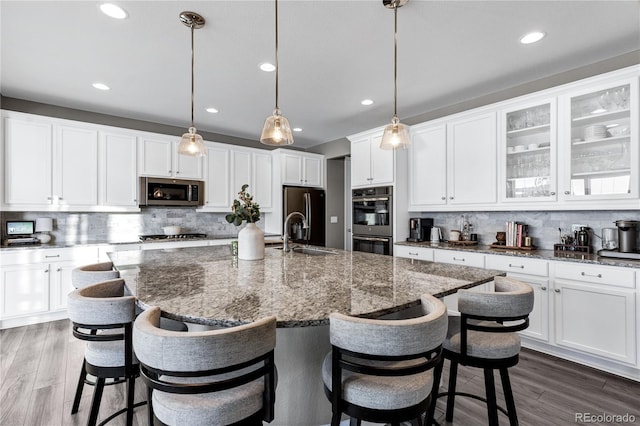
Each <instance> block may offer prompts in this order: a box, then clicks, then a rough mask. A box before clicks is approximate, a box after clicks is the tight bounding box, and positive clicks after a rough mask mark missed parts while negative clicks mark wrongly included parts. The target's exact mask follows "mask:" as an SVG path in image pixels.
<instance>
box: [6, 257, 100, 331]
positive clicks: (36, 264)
mask: <svg viewBox="0 0 640 426" xmlns="http://www.w3.org/2000/svg"><path fill="white" fill-rule="evenodd" d="M97 260H98V249H97V247H75V248H62V249H42V248H37V249H32V250H29V249H25V250H20V251H15V252H8V253H3V255H2V260H1V265H2V273H0V328H5V327H15V326H20V325H26V324H33V323H36V322H43V321H50V320H53V319H59V318H63V317H65V316H66V314H65V313H64V310H65V309H66V306H67V295H68V294H69V292H70V291H72V290H73V286H72V285H71V271H72V269H73V268H75V267H77V266H81V265H83V264H89V263H95V262H96V261H97Z"/></svg>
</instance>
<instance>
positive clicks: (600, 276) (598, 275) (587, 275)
mask: <svg viewBox="0 0 640 426" xmlns="http://www.w3.org/2000/svg"><path fill="white" fill-rule="evenodd" d="M580 275H582V276H583V277H594V278H602V274H596V275H594V274H587V273H585V272H580Z"/></svg>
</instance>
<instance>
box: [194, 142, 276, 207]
mask: <svg viewBox="0 0 640 426" xmlns="http://www.w3.org/2000/svg"><path fill="white" fill-rule="evenodd" d="M206 147H207V150H208V155H207V159H206V174H205V180H206V184H205V186H206V193H207V198H206V200H205V206H204V208H203V209H201V210H202V211H218V212H226V213H229V212H231V204H232V203H233V200H234V199H237V198H238V192H240V190H241V189H242V185H244V184H248V185H249V188H248V192H249V193H250V194H251V195H252V196H253V197H254V201H256V202H257V203H258V204H260V211H261V212H268V211H270V209H271V208H272V206H273V173H272V157H271V153H270V152H268V151H265V150H261V149H253V148H243V147H231V145H225V144H219V143H213V142H207V143H206Z"/></svg>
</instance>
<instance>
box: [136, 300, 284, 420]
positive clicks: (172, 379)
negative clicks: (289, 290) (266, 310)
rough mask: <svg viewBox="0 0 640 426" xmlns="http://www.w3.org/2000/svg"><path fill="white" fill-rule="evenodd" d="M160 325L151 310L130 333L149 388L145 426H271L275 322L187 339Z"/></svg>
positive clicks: (266, 320) (192, 335) (189, 335)
mask: <svg viewBox="0 0 640 426" xmlns="http://www.w3.org/2000/svg"><path fill="white" fill-rule="evenodd" d="M159 325H160V308H157V307H152V308H149V309H148V310H146V311H145V312H143V313H142V314H140V315H139V316H138V318H137V319H136V321H135V324H134V329H133V346H134V348H135V352H136V355H137V357H138V359H139V360H140V375H141V377H142V380H143V381H144V382H145V384H146V385H147V402H148V410H149V411H148V413H149V421H148V424H149V425H153V424H154V421H155V423H156V424H157V423H158V421H159V422H161V423H162V424H165V425H172V426H174V425H180V426H181V425H236V424H262V421H263V420H264V421H267V422H271V421H272V420H273V417H274V406H275V388H276V383H275V382H276V376H275V374H276V373H275V361H274V348H275V345H276V318H275V317H273V316H272V317H266V318H263V319H260V320H258V321H255V322H253V323H250V324H244V325H240V326H237V327H229V328H223V329H218V330H209V331H193V332H186V333H179V332H175V331H169V330H163V329H161V328H160V327H159ZM156 420H157V421H156Z"/></svg>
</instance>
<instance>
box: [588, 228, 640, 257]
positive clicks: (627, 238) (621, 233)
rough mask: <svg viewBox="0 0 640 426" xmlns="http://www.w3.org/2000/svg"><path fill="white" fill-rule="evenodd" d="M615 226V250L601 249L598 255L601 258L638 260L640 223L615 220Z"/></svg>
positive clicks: (639, 254)
mask: <svg viewBox="0 0 640 426" xmlns="http://www.w3.org/2000/svg"><path fill="white" fill-rule="evenodd" d="M615 224H616V226H617V227H618V248H617V250H607V249H603V250H600V251H598V254H599V255H600V256H603V257H617V258H621V259H637V260H640V250H639V249H638V230H639V229H640V221H637V220H616V221H615Z"/></svg>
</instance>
